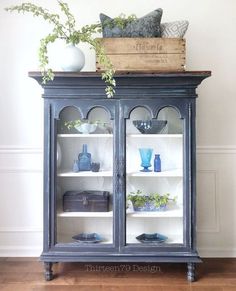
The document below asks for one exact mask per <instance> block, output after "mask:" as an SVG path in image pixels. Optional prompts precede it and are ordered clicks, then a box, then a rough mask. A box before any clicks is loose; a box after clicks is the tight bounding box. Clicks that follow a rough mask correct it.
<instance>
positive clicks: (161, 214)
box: [57, 209, 183, 218]
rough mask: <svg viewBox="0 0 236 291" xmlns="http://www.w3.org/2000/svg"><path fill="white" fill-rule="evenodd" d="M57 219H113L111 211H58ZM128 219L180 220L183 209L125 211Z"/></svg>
mask: <svg viewBox="0 0 236 291" xmlns="http://www.w3.org/2000/svg"><path fill="white" fill-rule="evenodd" d="M57 216H58V217H84V218H94V217H98V218H99V217H100V218H106V217H113V211H108V212H63V211H60V212H58V213H57ZM127 217H128V218H155V217H160V218H162V217H163V218H165V217H169V218H170V217H173V218H178V217H179V218H181V217H183V209H171V210H166V211H155V212H151V211H150V212H145V211H140V212H138V211H136V212H135V211H130V210H127Z"/></svg>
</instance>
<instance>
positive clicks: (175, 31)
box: [161, 20, 189, 38]
mask: <svg viewBox="0 0 236 291" xmlns="http://www.w3.org/2000/svg"><path fill="white" fill-rule="evenodd" d="M188 25H189V22H188V21H187V20H181V21H174V22H168V23H161V37H178V38H182V37H183V36H184V35H185V32H186V31H187V29H188Z"/></svg>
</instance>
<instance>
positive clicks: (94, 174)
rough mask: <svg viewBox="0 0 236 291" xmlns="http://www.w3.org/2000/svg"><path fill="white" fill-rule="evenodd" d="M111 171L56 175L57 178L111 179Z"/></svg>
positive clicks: (69, 172) (62, 172)
mask: <svg viewBox="0 0 236 291" xmlns="http://www.w3.org/2000/svg"><path fill="white" fill-rule="evenodd" d="M112 175H113V174H112V171H100V172H91V171H84V172H76V173H75V172H72V171H66V170H65V171H60V172H58V173H57V176H58V177H112Z"/></svg>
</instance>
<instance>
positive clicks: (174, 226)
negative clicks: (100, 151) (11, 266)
mask: <svg viewBox="0 0 236 291" xmlns="http://www.w3.org/2000/svg"><path fill="white" fill-rule="evenodd" d="M183 189H184V184H183V120H182V119H181V116H180V114H179V112H178V111H177V109H176V108H172V107H165V108H162V109H161V110H159V112H158V117H157V118H152V115H151V112H149V110H148V109H147V108H143V107H138V108H135V109H133V110H132V112H131V114H130V117H129V119H127V120H126V203H127V205H126V244H133V243H134V244H141V245H145V244H147V243H151V244H155V245H158V246H164V245H166V244H175V243H176V244H183V242H184V239H183V232H184V222H183V209H184V206H183V205H184V199H183Z"/></svg>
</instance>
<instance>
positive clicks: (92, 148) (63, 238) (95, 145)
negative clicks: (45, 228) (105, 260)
mask: <svg viewBox="0 0 236 291" xmlns="http://www.w3.org/2000/svg"><path fill="white" fill-rule="evenodd" d="M112 177H113V121H112V120H110V116H109V114H108V112H107V111H106V110H105V109H102V108H94V109H93V110H92V111H91V112H90V113H89V116H88V119H87V120H83V119H82V117H81V115H80V113H79V110H78V109H77V108H75V107H66V108H64V109H63V111H62V112H61V114H60V118H59V120H58V121H57V173H56V189H55V191H56V205H57V209H56V211H57V214H56V215H57V223H56V225H57V227H56V240H57V243H73V244H74V243H76V244H77V245H78V246H82V245H83V246H84V245H85V243H86V245H88V243H94V242H96V245H97V244H104V243H112V242H113V209H112V204H113V203H112V201H113V178H112Z"/></svg>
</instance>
